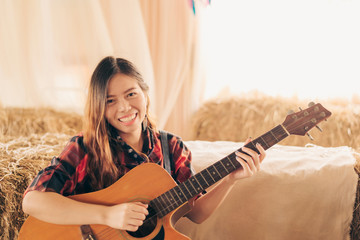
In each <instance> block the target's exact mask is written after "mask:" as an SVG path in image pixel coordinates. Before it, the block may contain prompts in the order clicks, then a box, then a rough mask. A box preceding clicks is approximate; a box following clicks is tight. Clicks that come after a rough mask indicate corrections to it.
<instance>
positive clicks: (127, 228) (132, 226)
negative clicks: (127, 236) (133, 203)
mask: <svg viewBox="0 0 360 240" xmlns="http://www.w3.org/2000/svg"><path fill="white" fill-rule="evenodd" d="M138 229H139V226H135V225H126V227H125V230H127V231H130V232H136V231H137V230H138Z"/></svg>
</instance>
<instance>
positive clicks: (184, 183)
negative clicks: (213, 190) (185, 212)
mask: <svg viewBox="0 0 360 240" xmlns="http://www.w3.org/2000/svg"><path fill="white" fill-rule="evenodd" d="M186 182H187V181H185V182H183V184H182V185H184V186H185V188H186V190H187V191H188V193H189V194H190V198H191V197H192V196H191V195H192V194H191V191H190V190H189V188H188V187H187V186H186Z"/></svg>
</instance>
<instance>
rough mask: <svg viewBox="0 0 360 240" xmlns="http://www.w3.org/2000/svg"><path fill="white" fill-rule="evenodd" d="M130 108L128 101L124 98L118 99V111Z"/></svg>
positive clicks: (125, 110)
mask: <svg viewBox="0 0 360 240" xmlns="http://www.w3.org/2000/svg"><path fill="white" fill-rule="evenodd" d="M130 109H131V106H130V104H129V102H128V101H126V100H122V101H119V104H118V111H120V112H127V111H129V110H130Z"/></svg>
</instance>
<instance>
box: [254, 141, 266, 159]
mask: <svg viewBox="0 0 360 240" xmlns="http://www.w3.org/2000/svg"><path fill="white" fill-rule="evenodd" d="M256 148H257V149H258V150H259V152H260V162H262V161H263V160H264V158H265V157H266V152H265V149H264V148H263V147H262V146H261V144H260V143H256Z"/></svg>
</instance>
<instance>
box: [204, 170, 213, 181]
mask: <svg viewBox="0 0 360 240" xmlns="http://www.w3.org/2000/svg"><path fill="white" fill-rule="evenodd" d="M205 170H206V171H207V173H208V174H209V176H210V177H211V178H212V180H213V181H214V182H216V181H215V179H214V178H213V177H212V176H211V173H210V172H209V170H208V169H205Z"/></svg>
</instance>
